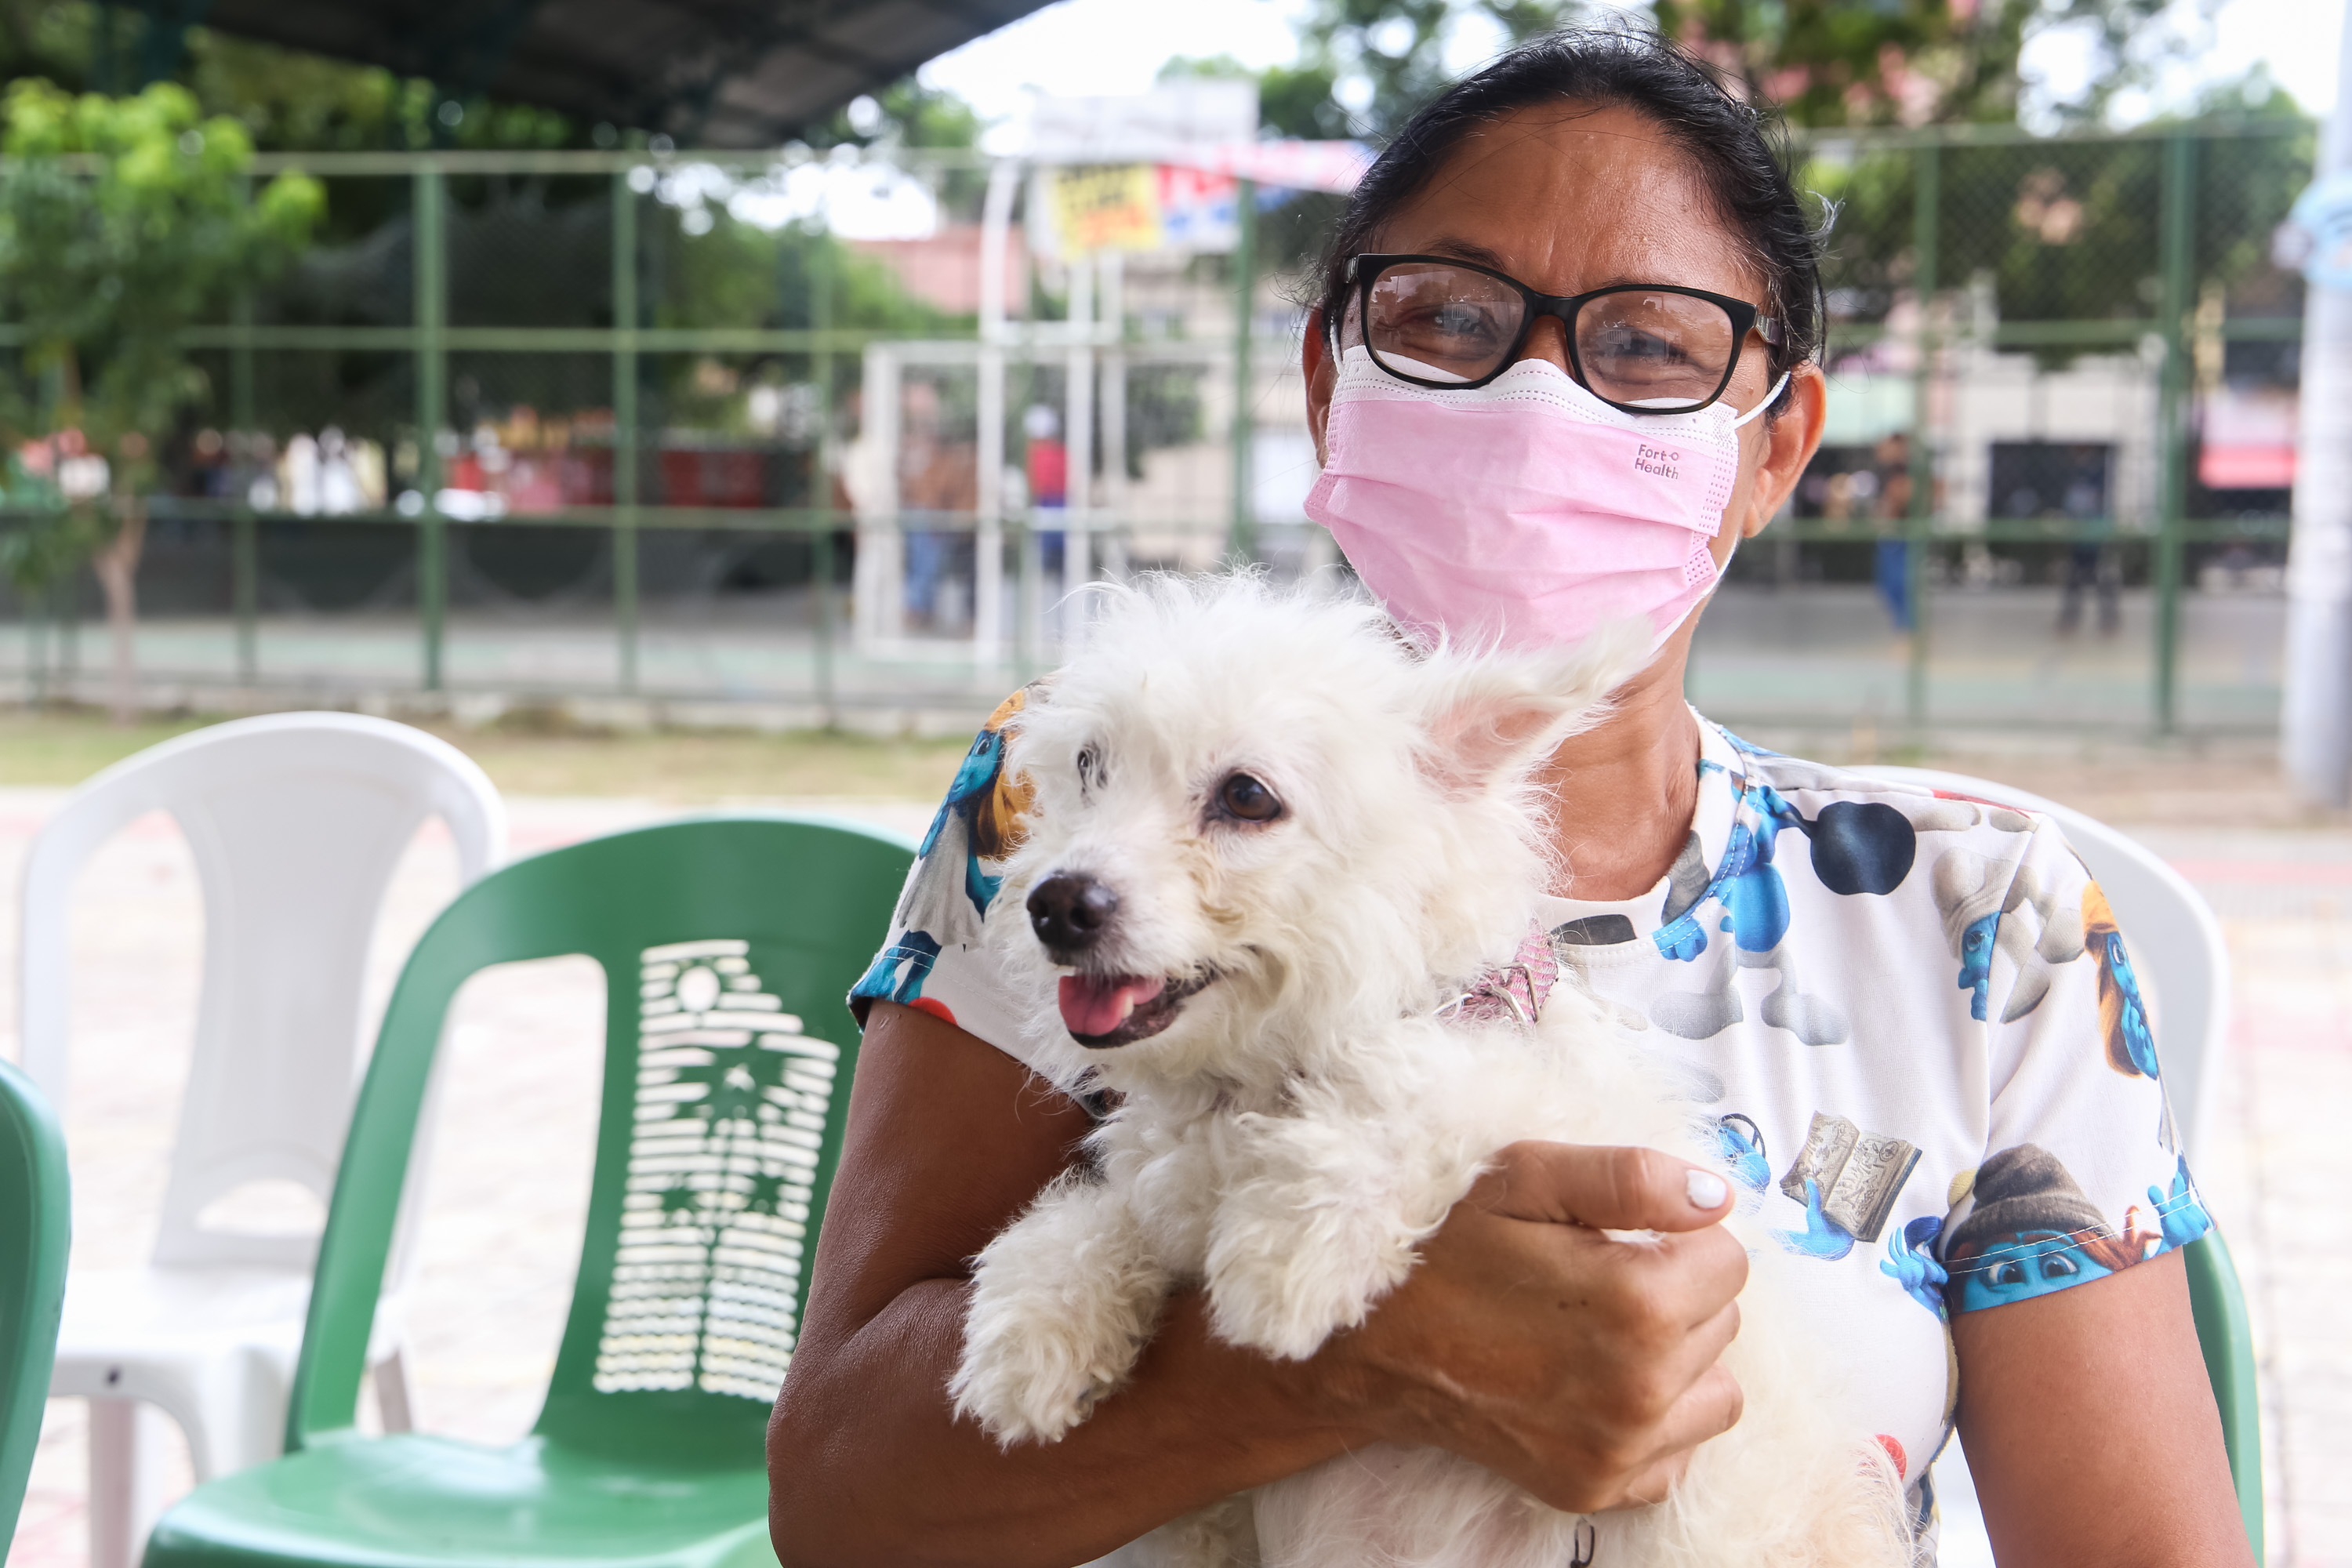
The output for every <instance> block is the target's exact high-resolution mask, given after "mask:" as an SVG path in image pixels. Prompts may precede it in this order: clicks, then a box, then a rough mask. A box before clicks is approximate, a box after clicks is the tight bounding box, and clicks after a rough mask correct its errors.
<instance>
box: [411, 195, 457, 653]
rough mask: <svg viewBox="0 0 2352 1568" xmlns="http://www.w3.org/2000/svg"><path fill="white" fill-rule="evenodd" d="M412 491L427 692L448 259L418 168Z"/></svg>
mask: <svg viewBox="0 0 2352 1568" xmlns="http://www.w3.org/2000/svg"><path fill="white" fill-rule="evenodd" d="M414 199H415V207H416V212H415V244H416V259H415V268H416V272H415V287H416V303H415V312H416V431H417V445H416V488H417V490H418V493H419V494H421V495H422V496H423V497H424V498H425V510H424V513H423V515H422V516H421V517H420V518H419V519H418V520H417V530H416V610H417V618H418V621H419V623H420V628H421V630H422V632H423V634H424V639H425V690H427V691H438V690H440V689H441V637H442V628H443V619H444V616H445V615H446V611H447V608H448V589H449V567H448V555H447V550H448V524H447V522H446V520H444V519H443V517H442V516H441V513H440V511H439V510H438V509H436V506H435V505H434V498H435V497H436V495H437V494H439V492H440V489H441V447H440V441H441V427H442V426H443V425H444V424H446V422H447V414H446V405H445V398H446V393H447V390H448V382H449V353H448V348H447V346H446V339H445V337H444V333H445V331H446V328H447V326H448V313H449V311H448V303H449V301H448V258H447V256H446V254H445V253H444V251H443V248H442V247H443V245H444V243H445V242H444V237H443V236H444V226H443V222H442V219H443V216H444V213H445V210H446V209H445V207H444V205H443V204H444V201H445V196H444V193H443V189H442V182H441V166H440V165H439V164H438V163H429V162H428V163H422V164H419V165H418V167H417V170H416V176H415V198H414Z"/></svg>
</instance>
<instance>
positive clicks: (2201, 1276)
mask: <svg viewBox="0 0 2352 1568" xmlns="http://www.w3.org/2000/svg"><path fill="white" fill-rule="evenodd" d="M2180 1253H2181V1259H2182V1261H2183V1262H2184V1263H2185V1264H2187V1266H2188V1269H2189V1310H2190V1312H2192V1313H2193V1314H2194V1315H2195V1317H2196V1319H2197V1344H2198V1348H2199V1349H2200V1350H2202V1351H2203V1352H2205V1375H2206V1377H2207V1379H2208V1380H2209V1381H2210V1382H2211V1384H2213V1403H2214V1404H2216V1405H2220V1406H2221V1442H2222V1445H2223V1446H2224V1447H2227V1448H2228V1449H2229V1451H2230V1479H2231V1483H2232V1484H2233V1485H2234V1486H2235V1487H2236V1488H2237V1491H2238V1514H2239V1517H2241V1518H2242V1519H2243V1520H2244V1521H2246V1539H2247V1540H2248V1541H2249V1542H2252V1544H2253V1548H2254V1561H2255V1562H2257V1563H2260V1562H2263V1405H2262V1394H2261V1391H2260V1390H2258V1389H2257V1388H2256V1387H2255V1386H2254V1336H2253V1331H2252V1329H2251V1327H2250V1326H2249V1325H2248V1323H2247V1321H2246V1296H2245V1292H2244V1291H2243V1290H2242V1289H2239V1287H2238V1266H2237V1265H2236V1264H2235V1263H2233V1262H2232V1261H2231V1258H2230V1247H2229V1244H2228V1243H2227V1242H2225V1241H2223V1240H2222V1239H2221V1231H2220V1230H2219V1229H2214V1230H2209V1231H2207V1232H2206V1233H2205V1234H2204V1235H2203V1236H2201V1237H2199V1238H2198V1239H2196V1240H2195V1241H2192V1242H2190V1243H2189V1245H2188V1246H2187V1247H2182V1248H2181V1249H2180Z"/></svg>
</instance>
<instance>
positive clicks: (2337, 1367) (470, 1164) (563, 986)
mask: <svg viewBox="0 0 2352 1568" xmlns="http://www.w3.org/2000/svg"><path fill="white" fill-rule="evenodd" d="M58 798H60V796H59V795H58V792H54V791H0V885H5V886H9V887H13V886H14V884H15V881H16V867H17V865H18V862H19V861H20V860H21V858H22V855H23V852H24V847H25V844H26V839H27V838H28V837H29V836H30V835H31V833H32V832H33V830H34V829H35V828H36V827H37V826H38V824H39V822H40V821H41V819H42V817H43V816H45V815H46V814H47V811H48V810H49V809H51V808H52V807H53V806H54V805H55V803H56V801H57V800H58ZM511 805H512V808H513V816H514V826H515V848H516V850H517V852H519V853H520V852H527V851H530V850H535V849H541V848H546V847H551V846H553V845H556V844H559V843H563V842H567V841H570V840H572V839H575V838H579V837H586V836H589V835H592V834H595V833H601V832H606V831H610V830H612V829H614V828H618V827H622V826H629V825H632V824H635V823H638V822H644V821H648V820H654V819H656V818H658V817H661V816H666V815H668V813H667V809H666V808H663V807H659V806H656V805H647V804H643V803H634V802H628V801H608V800H594V801H589V800H562V801H553V800H551V801H532V800H519V801H515V802H512V803H511ZM829 808H830V809H834V810H836V811H839V812H841V813H842V814H843V815H847V816H857V817H861V818H863V819H866V820H869V821H874V822H877V823H880V824H883V825H886V826H892V827H895V828H898V829H899V830H901V831H907V832H919V830H920V828H921V826H922V824H923V822H924V821H925V819H926V818H927V817H928V815H929V812H928V808H926V807H923V806H920V805H908V804H904V803H895V802H893V803H876V802H869V803H829ZM2144 837H2146V838H2147V840H2148V841H2149V842H2150V843H2152V844H2154V845H2155V846H2156V847H2158V849H2159V850H2160V851H2161V852H2163V853H2164V854H2165V855H2167V856H2168V857H2169V858H2172V859H2173V860H2174V861H2175V862H2176V863H2178V864H2180V865H2181V866H2182V867H2183V868H2185V869H2186V870H2187V871H2188V872H2189V875H2190V876H2191V877H2192V879H2195V880H2196V881H2197V882H2198V883H2199V884H2200V887H2202V888H2203V889H2205V890H2206V892H2207V894H2208V896H2209V898H2210V899H2211V900H2212V901H2213V902H2214V905H2215V907H2216V909H2217V910H2218V912H2219V913H2220V914H2221V917H2222V920H2223V922H2224V925H2225V927H2226V929H2227V931H2228V932H2229V937H2230V942H2231V951H2232V953H2233V956H2234V958H2235V961H2236V964H2237V974H2236V996H2237V1005H2236V1028H2235V1033H2234V1041H2233V1043H2234V1047H2235V1054H2234V1057H2233V1058H2232V1068H2231V1071H2230V1072H2229V1073H2228V1074H2226V1075H2225V1077H2224V1080H2223V1083H2222V1086H2221V1093H2222V1095H2223V1099H2222V1101H2221V1107H2220V1116H2219V1118H2218V1121H2217V1125H2218V1129H2219V1137H2218V1139H2217V1147H2216V1149H2215V1150H2214V1151H2213V1153H2212V1155H2211V1157H2210V1158H2209V1159H2207V1160H2205V1161H2204V1162H2202V1163H2203V1166H2204V1168H2203V1170H2202V1171H2201V1173H2200V1174H2201V1176H2202V1179H2203V1182H2204V1184H2205V1187H2206V1190H2207V1197H2208V1199H2209V1202H2210V1205H2211V1206H2212V1207H2213V1209H2214V1211H2215V1212H2216V1213H2217V1215H2219V1216H2220V1217H2221V1222H2222V1224H2223V1225H2224V1226H2226V1227H2227V1229H2228V1230H2229V1232H2230V1235H2231V1242H2232V1245H2233V1246H2234V1247H2235V1249H2236V1252H2237V1257H2238V1261H2239V1266H2240V1268H2241V1269H2242V1271H2243V1273H2244V1276H2245V1282H2246V1286H2247V1290H2248V1294H2249V1298H2250V1300H2251V1304H2252V1311H2253V1314H2254V1320H2255V1328H2256V1333H2257V1336H2258V1339H2259V1342H2260V1349H2261V1352H2262V1357H2263V1372H2264V1377H2265V1382H2264V1418H2265V1423H2266V1426H2265V1448H2266V1477H2267V1483H2268V1488H2269V1492H2270V1540H2271V1553H2270V1557H2271V1562H2272V1563H2274V1564H2282V1565H2284V1564H2294V1565H2295V1568H2321V1565H2346V1568H2352V1335H2347V1333H2346V1331H2345V1330H2344V1324H2345V1323H2346V1322H2347V1321H2352V1317H2347V1310H2346V1307H2345V1302H2346V1300H2347V1298H2352V1247H2347V1245H2346V1244H2347V1242H2352V1213H2347V1208H2346V1206H2345V1201H2344V1197H2343V1194H2345V1193H2347V1191H2352V1135H2347V1131H2346V1128H2347V1108H2352V835H2345V834H2332V835H2319V834H2288V833H2278V834H2235V835H2232V834H2224V833H2215V832H2206V831H2187V830H2179V829H2163V830H2150V831H2148V832H2147V833H2146V834H2145V835H2144ZM454 876H455V873H454V868H453V865H452V862H451V858H450V855H449V849H448V845H447V843H446V840H445V839H442V838H440V837H437V836H436V835H433V834H430V833H428V834H427V835H426V836H425V837H421V838H420V839H419V841H418V843H417V845H416V847H415V848H414V850H413V851H412V852H411V854H410V857H409V858H408V860H407V862H406V863H405V864H404V867H403V868H402V870H401V873H400V875H399V877H398V879H397V880H396V882H395V885H394V892H393V895H392V899H391V902H390V904H389V906H388V911H387V915H386V918H385V920H384V922H383V930H382V931H381V932H380V933H379V937H378V941H377V949H376V954H375V961H374V963H373V971H372V984H373V1005H374V1006H377V1007H380V1006H381V1005H382V1001H383V994H384V992H385V991H386V989H387V988H388V987H389V984H390V982H391V979H392V976H393V974H394V972H395V970H396V968H397V966H398V963H399V959H400V957H401V955H402V954H403V953H404V952H405V950H406V948H407V946H408V944H409V943H410V942H413V941H414V940H415V936H416V934H417V933H418V932H419V931H421V930H422V929H423V927H424V925H425V922H426V921H428V920H429V919H430V917H431V915H432V912H433V910H435V909H436V908H437V907H438V905H439V903H440V902H441V901H442V900H444V899H446V897H447V896H448V894H449V892H450V891H451V890H452V888H453V886H454ZM15 921H16V910H15V907H14V904H13V901H11V902H10V903H9V904H8V905H7V906H6V907H5V910H0V953H8V954H13V953H14V952H15V951H16V944H15V931H14V925H15ZM200 926H201V921H200V918H199V911H198V904H197V898H196V889H195V887H194V876H193V871H192V868H191V867H190V864H189V861H188V858H187V856H186V852H185V850H184V847H183V846H182V845H181V843H180V841H179V838H178V837H177V834H176V832H175V831H174V830H173V828H172V827H171V826H170V825H169V824H168V823H167V822H166V821H164V820H163V819H161V818H149V819H146V820H144V821H142V822H141V823H139V824H136V825H134V826H132V827H131V829H130V830H129V831H127V832H126V833H125V834H123V835H122V836H121V837H119V838H117V839H116V840H115V841H114V842H113V843H112V844H110V846H108V847H107V848H106V849H105V850H103V851H102V852H101V854H100V857H99V858H98V859H97V860H96V861H95V862H94V863H93V864H92V866H91V867H90V868H89V872H88V874H87V876H86V877H85V879H84V881H83V883H82V885H81V889H80V896H79V903H78V905H77V908H76V911H75V916H74V952H75V959H76V965H77V973H76V984H75V992H74V1000H75V1008H76V1023H77V1034H76V1037H75V1047H74V1049H75V1058H74V1060H75V1069H74V1079H73V1086H72V1093H71V1100H70V1102H69V1104H68V1109H67V1123H68V1138H69V1139H70V1141H71V1142H72V1145H73V1151H74V1157H75V1177H76V1184H77V1186H76V1192H75V1251H76V1259H77V1261H78V1262H80V1263H84V1264H89V1265H93V1266H103V1265H106V1264H128V1263H134V1262H136V1261H138V1260H140V1259H141V1258H142V1257H143V1256H144V1254H145V1252H146V1249H147V1247H148V1246H149V1244H150V1241H151V1239H152V1220H151V1219H150V1217H149V1216H151V1215H152V1213H153V1211H154V1207H155V1205H156V1203H157V1201H158V1197H159V1194H160V1192H161V1187H162V1184H163V1173H164V1168H165V1161H166V1158H167V1155H168V1152H169V1145H170V1139H171V1131H172V1125H173V1112H174V1110H175V1107H176V1103H177V1099H178V1094H179V1090H180V1087H181V1083H182V1080H183V1079H184V1075H185V1071H186V1066H187V1063H186V1054H187V1053H186V1045H185V1039H184V1034H185V1020H187V1019H188V1018H189V1017H190V1016H191V1015H192V1012H193V1008H194V1001H195V994H196V984H197V973H198V964H199V962H200V954H199V947H198V938H197V935H196V933H197V931H199V930H200ZM13 993H14V974H13V960H11V963H10V965H9V966H6V967H5V969H0V1054H5V1055H8V1056H10V1057H12V1058H13V1057H14V1056H15V1055H16V1047H15V1041H14V1037H13V1034H14V1025H15V1016H16V1011H15V999H14V994H13ZM602 1007H603V997H602V991H601V984H600V982H599V979H598V976H597V975H596V973H595V972H594V970H593V966H591V965H590V964H589V963H587V961H585V960H576V959H575V960H554V961H550V962H547V963H535V964H523V965H516V966H513V967H511V968H509V969H506V970H501V971H494V972H492V973H488V974H485V975H483V976H482V977H480V978H479V979H478V980H477V981H476V982H475V983H474V984H471V985H470V986H469V987H468V988H467V991H466V992H465V994H463V996H462V997H461V998H460V1001H459V1004H458V1010H457V1019H456V1028H455V1031H454V1033H453V1035H452V1037H451V1041H450V1066H451V1068H452V1072H451V1076H450V1079H449V1081H448V1084H447V1092H446V1098H445V1100H443V1113H442V1121H441V1122H440V1127H439V1131H438V1135H437V1138H436V1147H435V1150H434V1153H433V1158H432V1166H431V1172H432V1174H431V1184H430V1187H429V1189H428V1193H427V1208H426V1213H425V1224H424V1227H423V1238H424V1240H423V1250H422V1254H421V1257H420V1259H419V1264H418V1270H419V1272H418V1279H417V1284H416V1291H415V1305H414V1309H413V1315H412V1320H411V1321H412V1344H413V1349H414V1355H415V1377H416V1384H417V1393H418V1415H419V1417H420V1421H421V1423H422V1424H423V1425H425V1426H429V1427H431V1428H433V1429H435V1430H437V1431H443V1432H446V1433H449V1434H452V1435H455V1436H467V1437H476V1438H481V1439H486V1440H499V1439H505V1438H510V1437H512V1436H517V1435H519V1434H520V1433H521V1432H522V1431H523V1430H524V1429H525V1428H526V1427H527V1426H529V1425H530V1421H531V1418H532V1416H533V1415H535V1414H536V1396H537V1393H538V1390H539V1389H540V1387H541V1384H543V1381H544V1379H545V1377H546V1375H547V1373H548V1370H549V1367H550V1366H551V1363H552V1359H553V1354H554V1349H555V1343H556V1339H557V1336H558V1334H559V1332H560V1331H561V1327H562V1310H563V1308H564V1305H565V1303H566V1301H567V1300H568V1299H569V1290H570V1284H571V1279H570V1271H571V1268H572V1265H573V1262H574V1258H575V1255H576V1254H575V1249H576V1247H577V1245H578V1243H577V1237H578V1232H579V1226H580V1224H581V1218H582V1214H581V1209H582V1205H583V1201H584V1196H585V1192H586V1186H587V1159H588V1153H589V1142H590V1138H591V1135H592V1132H593V1117H594V1083H595V1074H594V1061H595V1053H596V1049H597V1041H598V1039H599V1038H600V1036H601V1022H602V1018H601V1015H602ZM81 1445H82V1422H81V1412H80V1407H79V1405H76V1404H74V1403H72V1402H65V1401H60V1402H58V1403H56V1404H54V1405H51V1407H50V1413H49V1421H48V1425H47V1427H46V1428H45V1429H44V1432H43V1436H42V1447H41V1452H40V1456H39V1458H38V1460H37V1464H36V1467H35V1470H34V1476H33V1488H32V1492H31V1495H30V1496H29V1498H28V1499H27V1502H26V1515H25V1519H24V1521H23V1524H22V1525H21V1527H20V1529H19V1531H18V1536H17V1540H16V1547H15V1550H14V1551H13V1552H11V1553H10V1555H9V1563H10V1564H11V1565H12V1568H51V1565H53V1564H57V1565H62V1564H68V1563H79V1562H80V1561H81V1560H82V1555H83V1552H84V1549H85V1521H84V1517H83V1513H82V1503H81V1481H82V1472H81V1467H82V1446H81ZM173 1463H174V1464H175V1465H177V1466H178V1467H179V1470H178V1474H177V1476H176V1477H175V1479H174V1481H173V1485H174V1486H175V1487H176V1488H184V1486H185V1484H186V1481H185V1463H184V1457H181V1456H179V1455H177V1454H175V1455H174V1458H173ZM2152 1479H2154V1478H2152ZM1961 1555H1962V1554H1961V1553H1960V1552H1958V1551H1956V1552H1954V1553H1953V1559H1954V1568H1959V1559H1960V1557H1961Z"/></svg>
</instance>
